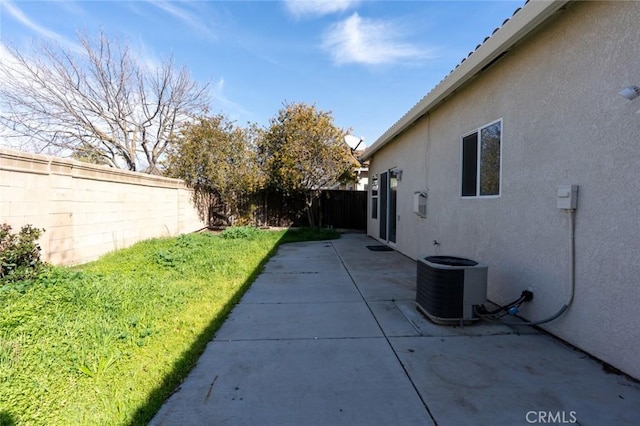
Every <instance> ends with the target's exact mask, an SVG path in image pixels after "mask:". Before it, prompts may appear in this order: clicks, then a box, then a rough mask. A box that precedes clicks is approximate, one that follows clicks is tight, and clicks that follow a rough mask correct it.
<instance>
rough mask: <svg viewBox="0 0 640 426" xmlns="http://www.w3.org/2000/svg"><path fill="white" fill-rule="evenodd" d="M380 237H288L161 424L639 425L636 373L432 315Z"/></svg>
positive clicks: (546, 341)
mask: <svg viewBox="0 0 640 426" xmlns="http://www.w3.org/2000/svg"><path fill="white" fill-rule="evenodd" d="M376 244H379V243H378V242H377V241H375V240H373V239H371V238H367V237H365V236H364V235H358V234H347V235H344V236H343V237H342V238H341V239H339V240H335V241H323V242H309V243H299V244H287V245H284V246H281V247H280V248H279V250H278V253H277V254H276V255H275V256H274V257H273V258H272V259H271V260H270V261H269V262H268V263H267V265H266V266H265V270H264V272H263V273H262V274H261V275H260V276H259V277H258V278H257V280H256V281H255V282H254V284H253V286H252V287H251V289H250V290H249V291H248V292H247V293H246V294H245V296H244V297H243V299H242V300H241V301H240V303H239V304H238V305H237V306H236V307H235V308H234V310H233V311H232V312H231V314H230V316H229V318H228V319H227V321H226V322H225V324H224V325H223V326H222V327H221V328H220V330H219V331H218V333H217V334H216V336H215V338H214V340H213V341H212V342H210V343H209V345H208V347H207V349H206V351H205V352H204V354H203V355H202V357H201V358H200V361H199V362H198V365H197V366H196V368H195V369H194V370H193V371H192V372H191V374H190V375H189V376H188V377H187V379H186V380H185V382H184V383H183V384H182V386H181V387H180V389H179V390H178V391H177V392H176V393H175V394H174V395H172V396H171V398H169V400H167V401H166V403H165V404H164V406H163V407H162V409H161V410H160V412H158V414H157V415H156V417H155V418H154V419H153V421H152V422H151V424H152V425H202V424H215V425H249V424H251V425H254V424H261V425H367V426H370V425H429V424H433V423H436V424H438V425H445V426H446V425H456V426H457V425H514V424H518V425H519V424H522V425H526V424H533V423H538V424H540V423H549V419H550V416H553V417H552V419H553V420H554V422H555V423H556V424H558V423H562V422H564V423H577V424H594V425H638V424H640V409H638V407H640V384H639V383H638V382H637V381H634V380H632V379H630V378H628V377H626V376H624V375H615V374H607V373H605V372H604V371H603V369H602V367H601V365H600V364H599V363H598V362H596V361H594V360H592V359H591V358H589V357H588V356H587V355H586V354H584V353H582V352H580V351H577V350H574V349H572V348H571V347H569V346H567V345H565V344H563V343H562V342H560V341H558V340H557V339H555V338H553V337H551V336H549V335H547V334H545V333H543V332H540V331H538V330H536V329H534V328H530V327H511V326H506V325H503V324H500V323H495V322H494V323H488V322H478V323H475V324H472V325H468V326H465V327H456V326H443V325H436V324H433V323H432V322H430V321H429V320H428V319H426V318H425V317H424V316H423V315H422V314H421V313H419V312H418V311H417V310H416V309H415V303H414V298H415V274H416V264H415V262H414V261H412V260H410V259H408V258H406V257H404V256H402V255H401V254H399V253H397V252H372V251H369V250H368V249H367V248H366V246H367V245H376ZM540 416H543V419H544V420H545V421H544V422H543V421H541V417H540Z"/></svg>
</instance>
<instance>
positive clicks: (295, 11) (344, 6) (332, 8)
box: [285, 0, 360, 17]
mask: <svg viewBox="0 0 640 426" xmlns="http://www.w3.org/2000/svg"><path fill="white" fill-rule="evenodd" d="M358 3H360V0H285V6H286V8H287V10H288V11H289V12H290V13H291V14H292V15H294V16H295V17H302V16H322V15H328V14H331V13H336V12H344V11H345V10H349V9H352V8H353V7H354V6H356V5H357V4H358Z"/></svg>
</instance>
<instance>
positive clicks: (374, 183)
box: [369, 174, 380, 220]
mask: <svg viewBox="0 0 640 426" xmlns="http://www.w3.org/2000/svg"><path fill="white" fill-rule="evenodd" d="M369 191H370V194H371V197H370V198H369V200H370V201H369V207H370V209H371V212H370V213H369V218H370V219H371V220H378V216H379V213H380V212H379V210H380V198H379V194H380V181H379V177H378V174H375V175H371V185H369ZM374 191H375V194H374ZM374 199H375V200H376V209H375V211H374V210H373V200H374Z"/></svg>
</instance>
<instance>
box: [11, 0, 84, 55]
mask: <svg viewBox="0 0 640 426" xmlns="http://www.w3.org/2000/svg"><path fill="white" fill-rule="evenodd" d="M2 6H3V8H4V10H5V11H6V12H8V13H9V15H11V17H13V18H14V19H15V20H16V21H18V22H20V23H21V24H22V25H24V26H25V27H27V28H29V29H31V30H32V31H34V32H35V33H37V34H38V35H40V36H41V37H44V38H49V39H52V40H55V41H57V42H58V43H60V45H62V46H64V47H66V48H67V49H69V50H72V51H75V52H78V51H81V50H82V48H81V46H80V45H79V44H77V43H74V42H71V41H69V40H68V39H66V38H65V37H63V36H62V35H60V34H58V33H56V32H54V31H51V30H49V29H47V28H45V27H43V26H41V25H38V24H37V23H35V22H34V21H32V20H31V19H29V17H28V16H27V15H25V14H24V12H23V11H22V10H20V9H19V8H18V7H17V6H16V5H15V4H13V3H12V2H11V1H9V0H5V1H3V2H2Z"/></svg>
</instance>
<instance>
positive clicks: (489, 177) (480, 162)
mask: <svg viewBox="0 0 640 426" xmlns="http://www.w3.org/2000/svg"><path fill="white" fill-rule="evenodd" d="M501 151H502V120H498V121H495V122H493V123H490V124H488V125H486V126H484V127H481V128H479V129H477V130H475V131H473V132H471V133H469V134H467V135H465V136H463V137H462V196H463V197H491V196H499V195H500V175H501Z"/></svg>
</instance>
